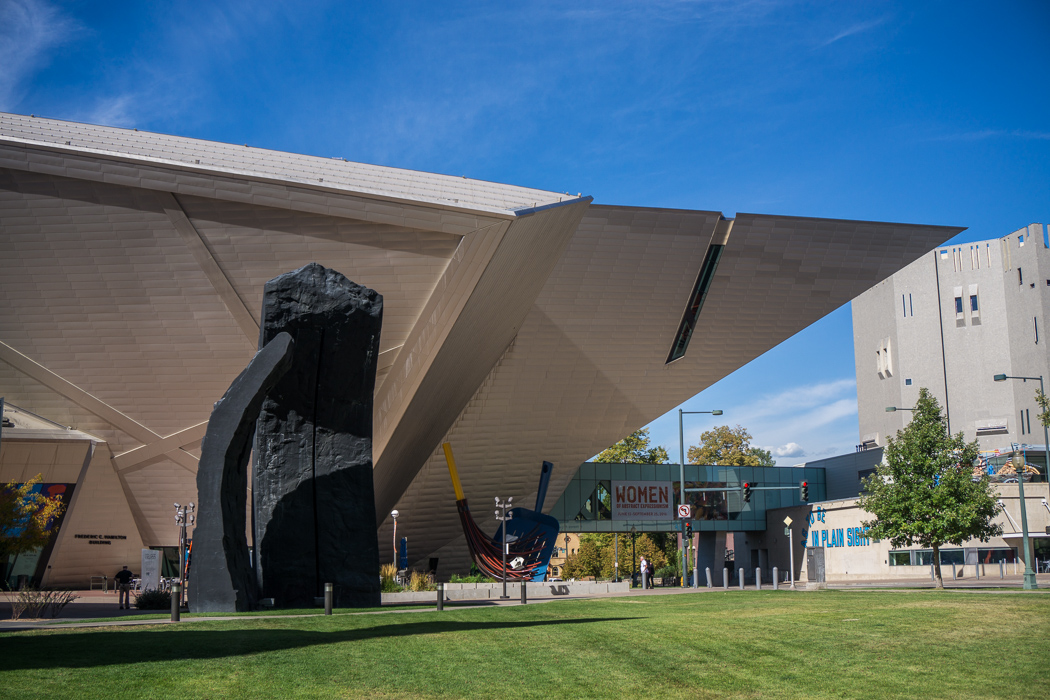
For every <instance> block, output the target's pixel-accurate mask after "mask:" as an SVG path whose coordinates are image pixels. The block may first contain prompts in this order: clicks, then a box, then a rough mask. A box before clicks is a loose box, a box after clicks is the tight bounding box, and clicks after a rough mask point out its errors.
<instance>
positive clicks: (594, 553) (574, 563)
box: [561, 533, 667, 579]
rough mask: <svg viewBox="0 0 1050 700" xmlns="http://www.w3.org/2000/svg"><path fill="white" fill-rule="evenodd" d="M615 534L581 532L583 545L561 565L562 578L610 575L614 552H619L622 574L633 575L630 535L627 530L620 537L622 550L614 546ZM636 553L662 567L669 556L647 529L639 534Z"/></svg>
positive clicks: (599, 577)
mask: <svg viewBox="0 0 1050 700" xmlns="http://www.w3.org/2000/svg"><path fill="white" fill-rule="evenodd" d="M614 537H615V536H614V535H610V534H604V533H602V534H597V533H586V534H582V535H580V547H579V549H577V550H576V552H575V553H573V554H570V555H569V556H568V558H567V559H566V561H565V564H564V566H563V567H562V571H561V577H562V578H563V579H570V578H575V579H580V578H585V577H587V576H593V577H594V578H596V579H611V578H612V577H613V575H614V574H615V573H616V569H615V567H614V566H613V562H614V559H613V554H614V552H615V553H616V554H617V555H618V556H617V558H616V561H619V562H620V577H621V578H623V577H627V576H630V575H631V572H632V571H633V570H634V568H633V565H632V562H631V538H630V536H628V535H626V534H624V535H623V536H621V537H620V545H619V551H618V552H616V551H615V550H616V549H617V548H616V545H615V544H614V542H613V539H614ZM636 537H637V539H636V541H635V553H636V556H637V561H640V560H641V558H642V557H645V558H646V560H647V561H652V562H653V564H654V566H657V567H660V566H664V565H665V564H666V563H667V557H666V556H665V555H664V553H663V552H662V551H660V548H659V546H657V544H656V543H655V542H654V541H653V539H652V538H651V537H650V536H649V533H644V534H641V535H637V536H636Z"/></svg>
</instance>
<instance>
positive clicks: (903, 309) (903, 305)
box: [901, 294, 908, 317]
mask: <svg viewBox="0 0 1050 700" xmlns="http://www.w3.org/2000/svg"><path fill="white" fill-rule="evenodd" d="M901 311H903V312H904V316H905V317H907V316H908V307H907V305H905V303H904V295H903V294H901Z"/></svg>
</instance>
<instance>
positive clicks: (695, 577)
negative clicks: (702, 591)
mask: <svg viewBox="0 0 1050 700" xmlns="http://www.w3.org/2000/svg"><path fill="white" fill-rule="evenodd" d="M699 587H700V569H693V588H699Z"/></svg>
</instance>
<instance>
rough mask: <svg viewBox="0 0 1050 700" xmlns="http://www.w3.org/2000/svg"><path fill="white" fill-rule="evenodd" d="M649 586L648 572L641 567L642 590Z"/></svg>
mask: <svg viewBox="0 0 1050 700" xmlns="http://www.w3.org/2000/svg"><path fill="white" fill-rule="evenodd" d="M647 588H649V572H648V571H646V570H645V569H642V590H643V591H644V590H646V589H647Z"/></svg>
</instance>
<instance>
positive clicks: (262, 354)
mask: <svg viewBox="0 0 1050 700" xmlns="http://www.w3.org/2000/svg"><path fill="white" fill-rule="evenodd" d="M293 348H294V343H293V342H292V338H291V336H289V335H288V334H287V333H281V334H278V335H277V336H276V337H274V338H273V339H272V340H270V342H268V343H266V345H265V347H263V348H262V349H261V350H259V352H258V353H256V355H255V357H254V358H252V361H251V362H249V363H248V366H247V367H246V368H245V370H244V371H243V372H241V373H240V375H238V377H237V378H236V379H234V380H233V383H232V384H231V385H230V388H229V389H227V390H226V393H225V394H223V397H222V398H221V399H219V400H218V401H217V402H216V403H215V406H214V408H213V409H212V412H211V419H210V420H209V421H208V430H207V433H206V434H205V436H204V442H203V443H202V444H201V459H200V464H199V465H198V466H197V506H198V510H197V513H198V516H199V518H198V520H197V526H196V527H195V528H194V530H193V564H194V567H193V584H192V585H191V586H190V589H189V590H190V609H191V610H192V611H193V612H245V611H247V610H251V609H252V608H253V607H255V603H256V600H257V599H258V586H257V585H256V581H255V575H254V572H253V571H252V566H251V562H250V561H249V560H248V538H247V536H246V534H245V533H246V532H247V521H248V518H247V516H246V515H245V514H246V512H247V498H248V471H247V467H248V456H249V455H250V454H251V449H252V437H253V436H254V435H255V422H256V419H257V418H258V417H259V411H260V410H261V409H262V402H263V399H264V398H265V396H266V392H268V391H269V390H270V389H271V387H273V385H274V384H276V383H277V380H279V379H280V378H281V377H282V376H283V375H284V373H285V372H287V371H288V368H289V367H291V365H292V357H293Z"/></svg>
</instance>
